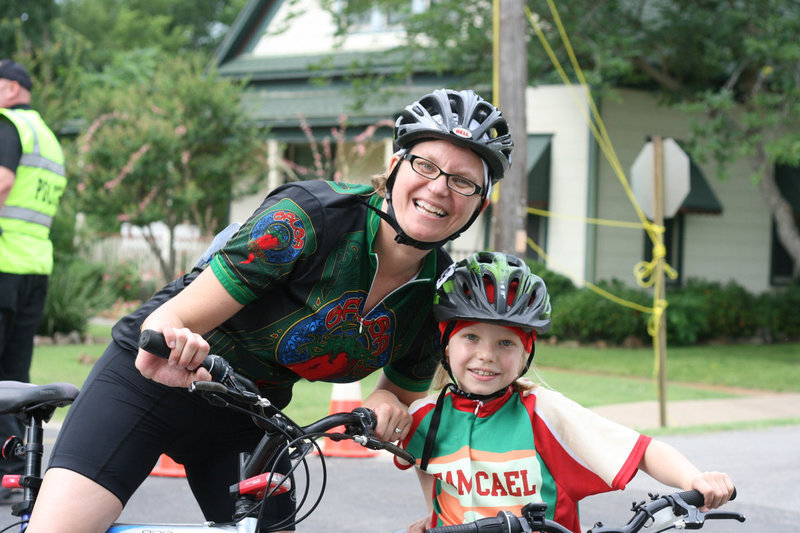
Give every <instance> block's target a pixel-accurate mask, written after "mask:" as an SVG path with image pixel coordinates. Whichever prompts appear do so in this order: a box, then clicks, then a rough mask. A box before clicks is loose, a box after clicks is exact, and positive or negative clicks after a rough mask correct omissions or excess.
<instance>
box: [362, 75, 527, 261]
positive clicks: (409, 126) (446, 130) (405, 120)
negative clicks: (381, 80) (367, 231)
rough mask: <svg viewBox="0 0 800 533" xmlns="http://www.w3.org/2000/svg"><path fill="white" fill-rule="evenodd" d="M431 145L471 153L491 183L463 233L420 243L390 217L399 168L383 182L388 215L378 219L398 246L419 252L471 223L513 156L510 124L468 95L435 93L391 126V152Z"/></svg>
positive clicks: (487, 184) (392, 210) (412, 107)
mask: <svg viewBox="0 0 800 533" xmlns="http://www.w3.org/2000/svg"><path fill="white" fill-rule="evenodd" d="M433 139H443V140H446V141H449V142H451V143H453V144H456V145H458V146H463V147H466V148H469V149H470V150H472V151H473V152H475V153H476V154H477V155H478V156H479V157H480V158H481V159H482V160H483V161H484V162H485V163H486V165H487V167H488V171H489V172H488V175H489V182H488V183H485V184H484V186H483V191H482V192H481V204H480V205H479V206H478V208H477V209H475V212H474V213H473V214H472V217H470V219H469V220H468V221H467V223H466V224H464V226H463V227H462V228H461V229H459V230H458V231H457V232H455V233H453V234H452V235H449V236H448V237H447V238H445V239H442V240H441V241H437V242H421V241H417V240H416V239H413V238H411V237H409V236H408V235H406V233H405V231H403V229H402V228H401V227H400V224H398V222H397V220H396V218H395V215H394V206H393V205H392V189H393V188H394V180H395V176H396V174H397V169H398V168H399V165H397V166H396V167H395V169H394V171H393V172H392V173H391V174H390V175H389V177H388V179H387V180H386V201H387V202H388V204H389V206H388V212H387V213H383V212H378V214H379V215H380V216H381V218H383V219H384V220H386V221H387V222H388V223H389V224H390V225H391V226H392V227H393V228H394V230H395V231H396V232H397V237H395V240H396V241H397V242H399V243H401V244H407V245H409V246H413V247H415V248H419V249H421V250H431V249H433V248H438V247H440V246H442V245H444V244H446V243H447V242H448V241H451V240H453V239H455V238H456V237H458V236H459V235H461V234H462V233H463V232H464V231H466V230H467V229H468V228H469V227H470V226H471V225H472V223H473V222H475V219H477V218H478V215H480V214H481V211H482V210H483V207H484V206H485V202H486V198H487V196H488V194H489V192H490V190H491V185H493V184H494V183H497V182H498V181H499V180H501V179H503V176H504V175H505V173H506V171H507V170H508V167H509V166H510V165H511V150H512V148H513V147H514V142H513V141H512V140H511V134H510V132H509V129H508V122H506V119H505V118H503V115H502V113H501V112H500V110H499V109H497V108H496V107H495V106H493V105H492V104H490V103H489V102H487V101H486V100H484V99H483V98H481V97H480V96H478V95H477V94H476V93H475V92H473V91H470V90H466V91H454V90H452V89H437V90H435V91H433V92H432V93H430V94H426V95H425V96H423V97H422V98H420V99H419V100H417V101H416V102H414V103H413V104H411V105H409V106H407V107H406V108H405V110H404V111H403V112H402V113H401V114H400V116H399V117H398V118H397V121H396V122H395V126H394V147H395V152H398V151H402V150H406V151H408V150H410V149H411V147H412V146H413V145H414V144H416V143H418V142H422V141H425V140H433Z"/></svg>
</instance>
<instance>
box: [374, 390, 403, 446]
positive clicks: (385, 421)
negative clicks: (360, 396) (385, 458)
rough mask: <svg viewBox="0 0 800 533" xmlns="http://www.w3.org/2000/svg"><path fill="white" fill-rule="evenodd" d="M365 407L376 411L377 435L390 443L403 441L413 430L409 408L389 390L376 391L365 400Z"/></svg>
mask: <svg viewBox="0 0 800 533" xmlns="http://www.w3.org/2000/svg"><path fill="white" fill-rule="evenodd" d="M364 407H368V408H370V409H372V410H373V411H375V416H376V418H377V420H378V423H377V425H376V426H375V435H376V436H377V437H378V438H379V439H381V440H385V441H388V442H395V441H398V440H401V439H402V438H403V437H405V436H406V435H407V434H408V430H409V429H410V428H411V415H409V414H408V406H407V405H405V404H403V403H401V402H400V400H398V399H397V397H396V396H395V395H394V394H392V393H391V392H389V391H387V390H377V389H376V390H375V391H373V393H372V394H370V395H369V396H368V397H367V399H366V400H364Z"/></svg>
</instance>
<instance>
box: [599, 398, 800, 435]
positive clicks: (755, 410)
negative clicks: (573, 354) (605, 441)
mask: <svg viewBox="0 0 800 533" xmlns="http://www.w3.org/2000/svg"><path fill="white" fill-rule="evenodd" d="M592 411H594V412H596V413H598V414H600V415H602V416H604V417H606V418H609V419H611V420H614V421H615V422H619V423H620V424H623V425H625V426H628V427H632V428H634V429H637V430H639V431H643V430H647V429H656V428H659V427H660V426H661V423H660V416H659V412H660V411H659V403H658V401H647V402H634V403H624V404H615V405H603V406H599V407H593V408H592ZM666 412H667V426H668V427H670V428H680V427H691V426H703V425H708V426H711V425H716V424H727V423H732V422H755V421H761V420H779V419H787V418H795V419H797V420H798V423H800V393H763V394H761V393H759V394H751V395H744V396H741V397H737V398H720V399H708V400H686V401H669V400H668V401H667V410H666Z"/></svg>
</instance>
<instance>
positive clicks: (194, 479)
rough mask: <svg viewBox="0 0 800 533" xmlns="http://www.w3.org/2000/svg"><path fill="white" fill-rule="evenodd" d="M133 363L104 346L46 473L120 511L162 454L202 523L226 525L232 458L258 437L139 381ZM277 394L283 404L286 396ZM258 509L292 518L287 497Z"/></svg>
mask: <svg viewBox="0 0 800 533" xmlns="http://www.w3.org/2000/svg"><path fill="white" fill-rule="evenodd" d="M134 361H135V355H134V354H132V353H131V352H129V351H126V350H125V349H123V348H121V347H120V346H119V345H118V344H116V343H115V342H111V344H110V345H109V347H108V348H107V349H106V352H105V353H104V354H103V357H101V358H100V360H99V361H98V362H97V363H96V364H95V366H94V368H93V369H92V372H91V373H90V375H89V377H88V379H87V380H86V383H85V384H84V386H83V388H82V390H81V392H80V394H79V395H78V399H77V401H76V402H75V404H74V405H73V406H72V407H71V408H70V411H69V413H68V414H67V417H66V419H65V421H64V425H63V427H62V428H61V430H60V432H59V435H58V438H57V440H56V444H55V446H54V448H53V451H52V456H51V460H50V468H53V467H58V468H66V469H68V470H72V471H74V472H77V473H79V474H82V475H83V476H86V477H87V478H89V479H92V480H93V481H95V482H96V483H98V484H100V485H102V486H103V487H105V488H106V489H108V490H110V491H111V492H112V493H114V495H116V496H117V498H119V499H120V501H122V503H123V505H124V504H125V503H127V501H128V500H129V499H130V497H131V495H133V493H134V491H135V490H136V489H137V488H138V487H139V485H141V484H142V483H143V482H144V480H145V479H146V478H147V476H148V475H149V474H150V472H151V471H152V469H153V467H154V466H155V464H156V461H157V460H158V459H159V457H160V456H161V454H162V453H166V454H167V455H169V456H170V457H171V458H172V459H174V460H175V461H177V462H178V463H181V464H183V465H184V468H185V470H186V478H187V481H188V482H189V485H190V487H191V489H192V492H193V494H194V496H195V498H196V499H197V502H198V504H199V505H200V508H201V509H202V511H203V514H204V515H205V518H206V520H212V521H214V522H217V523H224V522H228V521H230V520H231V517H232V515H233V509H234V504H233V499H232V498H231V496H230V494H229V487H230V486H231V485H232V484H234V483H236V482H238V481H239V479H238V464H239V453H240V452H243V451H252V450H253V449H254V448H255V446H256V444H258V441H259V440H260V438H261V437H262V436H263V434H264V433H263V431H262V430H260V429H258V428H257V427H256V426H255V425H254V424H253V422H252V420H251V419H250V417H249V416H247V415H245V414H241V413H236V412H234V411H232V410H230V409H225V408H222V407H214V406H212V405H211V404H209V403H208V402H207V401H206V400H204V399H203V398H201V397H200V396H196V395H193V394H190V393H189V392H188V391H186V390H185V389H181V388H172V387H165V386H163V385H160V384H158V383H156V382H154V381H151V380H149V379H147V378H145V377H143V376H142V375H141V374H140V373H139V371H138V370H137V369H136V367H135V366H134ZM278 392H281V393H282V395H283V396H284V397H283V398H282V400H284V402H285V403H288V398H289V397H291V396H290V395H291V393H290V389H289V391H288V394H286V393H287V390H285V389H281V390H279V391H278ZM272 401H273V402H274V403H276V404H277V405H279V406H281V407H282V406H283V405H282V403H284V402H280V403H279V401H280V400H279V399H278V398H274V399H272ZM265 505H269V506H271V507H274V508H275V511H274V513H272V512H271V513H268V514H275V515H276V520H277V521H280V518H279V517H285V516H289V515H290V514H291V513H292V512H293V511H294V502H293V495H290V494H288V493H287V494H285V495H281V496H278V497H273V498H269V500H268V501H267V502H265Z"/></svg>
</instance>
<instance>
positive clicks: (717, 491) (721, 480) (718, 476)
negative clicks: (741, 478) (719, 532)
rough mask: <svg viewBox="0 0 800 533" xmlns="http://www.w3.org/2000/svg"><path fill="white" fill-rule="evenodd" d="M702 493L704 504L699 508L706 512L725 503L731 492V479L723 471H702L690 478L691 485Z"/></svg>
mask: <svg viewBox="0 0 800 533" xmlns="http://www.w3.org/2000/svg"><path fill="white" fill-rule="evenodd" d="M691 488H693V489H695V490H698V491H700V492H702V493H703V496H705V502H704V503H705V505H704V506H703V507H701V508H700V510H701V511H703V512H706V511H709V510H711V509H716V508H717V507H719V506H721V505H723V504H725V503H727V501H728V500H730V499H731V495H732V494H733V488H734V487H733V481H732V480H731V478H730V476H728V474H725V473H723V472H703V473H702V474H700V475H699V476H696V477H695V478H694V479H692V487H691Z"/></svg>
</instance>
